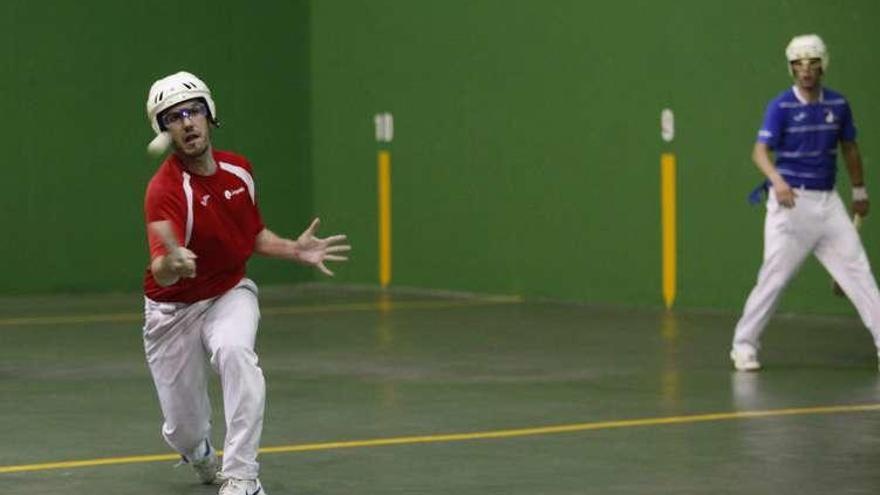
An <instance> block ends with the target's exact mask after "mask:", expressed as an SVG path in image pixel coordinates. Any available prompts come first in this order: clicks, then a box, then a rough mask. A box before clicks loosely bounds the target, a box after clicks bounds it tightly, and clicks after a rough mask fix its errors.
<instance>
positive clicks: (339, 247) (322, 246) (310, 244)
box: [296, 218, 351, 277]
mask: <svg viewBox="0 0 880 495" xmlns="http://www.w3.org/2000/svg"><path fill="white" fill-rule="evenodd" d="M319 225H321V219H320V218H316V219H314V220H313V221H312V224H311V225H309V228H307V229H306V230H305V231H304V232H303V233H302V234H300V235H299V237H297V238H296V250H297V258H298V259H299V260H300V261H302V262H303V263H305V264H307V265H312V266H314V267H316V268H318V269H319V270H321V271H322V272H324V274H326V275H328V276H331V277H332V276H333V272H331V271H330V270H329V269H328V268H327V267H326V266H324V261H347V260H348V257H347V256H341V255H339V254H336V253H344V252H347V251H351V245H349V244H342V242H344V241H346V240H347V237H346V236H345V235H342V234H337V235H331V236H330V237H326V238H324V239H321V238H320V237H317V236H315V232H316V231H317V230H318V226H319Z"/></svg>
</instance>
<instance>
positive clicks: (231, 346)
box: [144, 278, 266, 479]
mask: <svg viewBox="0 0 880 495" xmlns="http://www.w3.org/2000/svg"><path fill="white" fill-rule="evenodd" d="M144 313H145V324H144V350H145V351H146V356H147V363H148V364H149V367H150V372H151V373H152V375H153V382H154V383H155V384H156V391H157V392H158V395H159V403H160V405H161V407H162V414H163V415H164V417H165V422H164V425H163V426H162V435H163V436H164V437H165V441H167V442H168V445H170V446H171V447H172V448H173V449H174V450H176V451H177V452H179V453H180V454H181V455H183V456H185V457H187V458H189V459H192V458H193V456H194V455H195V450H196V448H197V447H198V446H199V445H200V444H201V442H202V441H203V440H204V439H206V438H209V437H210V433H211V403H210V401H209V400H208V378H207V373H206V365H207V361H210V364H211V367H212V368H213V369H214V371H215V372H217V374H218V375H220V384H221V387H222V389H223V409H224V413H225V417H226V441H225V443H224V447H223V451H224V452H223V475H224V476H227V477H233V478H241V479H253V478H256V477H257V474H258V472H259V464H258V463H257V449H258V448H259V444H260V434H261V433H262V429H263V411H264V409H265V398H266V385H265V381H264V379H263V371H262V370H261V369H260V367H259V366H258V365H257V355H256V354H255V353H254V340H255V339H256V334H257V324H258V322H259V319H260V309H259V305H258V303H257V286H256V285H255V284H254V283H253V282H252V281H251V280H249V279H246V278H245V279H242V281H241V282H239V283H238V285H236V286H235V287H233V288H232V289H230V290H229V291H227V292H226V293H225V294H223V295H221V296H218V297H215V298H213V299H208V300H205V301H199V302H196V303H193V304H184V303H162V302H156V301H152V300H150V299H146V298H145V303H144Z"/></svg>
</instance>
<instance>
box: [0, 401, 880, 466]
mask: <svg viewBox="0 0 880 495" xmlns="http://www.w3.org/2000/svg"><path fill="white" fill-rule="evenodd" d="M875 411H880V404H857V405H848V406H822V407H801V408H791V409H771V410H766V411H739V412H726V413H711V414H694V415H688V416H669V417H660V418H642V419H626V420H620V421H598V422H593V423H576V424H568V425H555V426H541V427H536V428H520V429H513V430H496V431H480V432H472V433H451V434H440V435H419V436H408V437H392V438H376V439H371V440H351V441H341V442H323V443H309V444H300V445H284V446H279V447H265V448H262V449H260V453H261V454H280V453H285V452H310V451H317V450H337V449H351V448H364V447H381V446H388V445H413V444H425V443H440V442H461V441H468V440H488V439H499V438H514V437H525V436H538V435H553V434H559V433H573V432H581V431H592V430H610V429H615V428H633V427H639V426H661V425H675V424H691V423H705V422H711V421H729V420H737V419H754V418H768V417H780V416H805V415H817V414H841V413H857V412H875ZM178 458H179V457H178V456H177V455H173V454H167V455H145V456H133V457H107V458H103V459H90V460H82V461H67V462H48V463H43V464H24V465H18V466H15V465H13V466H0V474H2V473H21V472H28V471H46V470H50V469H72V468H82V467H94V466H106V465H111V464H133V463H146V462H158V461H173V460H176V459H178Z"/></svg>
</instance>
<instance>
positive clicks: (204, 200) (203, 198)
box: [199, 194, 211, 206]
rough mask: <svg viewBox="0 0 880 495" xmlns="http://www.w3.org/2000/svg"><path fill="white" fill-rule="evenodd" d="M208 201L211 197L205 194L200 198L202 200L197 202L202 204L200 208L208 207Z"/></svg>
mask: <svg viewBox="0 0 880 495" xmlns="http://www.w3.org/2000/svg"><path fill="white" fill-rule="evenodd" d="M209 199H211V195H210V194H205V195H204V196H202V199H201V201H199V202H200V203H202V206H208V200H209Z"/></svg>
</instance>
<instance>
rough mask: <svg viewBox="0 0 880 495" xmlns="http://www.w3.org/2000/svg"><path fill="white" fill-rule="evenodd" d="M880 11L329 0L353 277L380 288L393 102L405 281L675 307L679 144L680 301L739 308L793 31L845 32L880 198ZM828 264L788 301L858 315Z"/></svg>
mask: <svg viewBox="0 0 880 495" xmlns="http://www.w3.org/2000/svg"><path fill="white" fill-rule="evenodd" d="M878 5H880V4H877V3H876V2H870V1H854V2H839V1H838V2H830V3H829V2H819V1H808V2H800V3H792V2H762V1H757V0H750V1H745V2H721V1H710V2H705V1H696V0H687V1H678V2H649V1H633V0H627V1H621V2H610V3H608V2H606V3H602V4H597V3H595V2H582V1H565V0H562V1H554V2H550V3H548V2H538V1H531V0H513V1H507V2H498V1H489V0H477V1H464V0H452V1H447V2H439V3H438V2H427V1H415V2H402V1H395V0H384V1H383V0H377V1H371V2H354V3H352V2H342V1H320V2H314V3H313V5H312V44H311V50H312V52H311V53H312V56H311V60H312V81H313V82H312V87H313V93H312V101H313V114H312V118H313V120H312V122H313V124H312V129H313V141H312V142H313V165H314V170H315V179H316V180H315V193H314V194H315V204H316V210H320V211H330V212H333V215H334V216H335V217H337V218H338V220H339V223H340V224H341V225H343V229H344V230H346V231H348V232H349V233H350V234H351V235H352V238H353V239H354V241H355V243H356V246H357V262H355V263H352V266H351V268H350V271H349V272H348V277H349V278H350V279H351V280H354V281H358V282H369V283H375V282H376V280H377V269H378V268H377V263H376V262H375V260H376V259H377V254H376V250H377V247H376V245H377V243H376V229H377V226H376V217H375V213H374V212H375V210H376V206H375V205H376V190H375V186H374V184H375V182H376V179H375V174H376V172H375V167H376V166H375V161H376V158H375V155H376V150H377V149H378V145H377V144H376V143H375V142H374V137H373V128H372V117H373V115H374V114H376V113H379V112H384V111H389V112H392V113H393V114H394V117H395V132H396V135H395V140H394V142H393V144H392V145H391V147H390V149H391V151H392V168H393V203H394V206H393V225H394V227H393V239H394V277H393V283H394V284H396V285H400V286H416V287H431V288H442V289H455V290H468V291H478V292H491V293H507V294H527V295H531V296H545V297H551V298H558V299H569V300H586V301H591V302H612V303H621V304H631V305H639V306H659V305H660V304H662V299H661V283H660V226H659V224H660V220H659V219H660V213H659V158H660V153H661V152H663V151H673V152H675V153H676V155H677V157H678V164H679V176H678V189H679V228H680V230H679V240H680V244H679V251H678V254H679V266H680V271H679V291H678V294H679V297H678V303H679V305H681V306H685V307H718V308H725V309H739V308H740V307H741V305H742V304H743V302H744V300H745V297H746V294H747V291H748V290H749V289H750V287H751V284H752V283H753V282H754V280H755V278H756V275H757V271H758V267H759V263H760V257H761V244H762V241H761V230H762V222H763V212H762V210H761V208H750V207H748V206H747V205H746V201H745V197H746V195H747V193H748V192H749V191H750V190H751V189H752V188H753V187H754V186H755V185H756V184H757V183H758V182H759V181H760V175H759V173H758V172H757V170H756V169H755V167H754V166H753V165H752V164H751V162H750V159H749V154H750V151H751V145H752V143H753V141H754V136H755V134H756V131H757V128H758V126H759V125H760V122H761V118H762V114H763V110H764V107H765V105H766V103H767V102H768V101H769V100H770V98H772V97H773V96H775V95H776V94H777V93H778V92H780V91H782V90H783V89H784V88H786V87H787V86H788V85H789V84H790V80H789V79H788V76H787V72H786V66H785V60H784V55H783V50H784V47H785V45H786V43H787V42H788V40H789V39H790V38H791V36H793V35H794V34H797V33H801V32H812V31H816V32H819V33H821V34H822V35H823V36H824V37H825V39H826V41H827V42H828V44H829V47H830V51H831V60H832V63H831V66H830V69H829V74H828V78H827V83H828V84H829V86H831V87H834V88H837V89H840V90H841V91H843V92H844V93H845V94H846V95H848V97H849V98H850V99H851V101H852V104H853V107H854V110H855V115H856V118H857V122H858V125H859V127H860V129H861V136H863V139H862V140H861V141H862V150H863V154H864V157H865V161H866V164H867V167H868V177H869V180H868V184H869V186H868V187H869V190H870V191H872V192H874V193H875V194H880V191H875V190H874V188H875V187H876V186H875V184H874V182H875V181H874V180H873V179H870V177H872V176H873V172H871V170H873V169H874V167H875V163H874V162H875V158H876V156H877V155H878V153H877V151H876V150H877V149H878V145H877V144H876V139H875V136H876V135H877V130H878V127H880V120H878V115H880V99H878V98H877V97H876V94H875V93H876V92H875V90H874V85H873V83H872V82H871V81H873V80H874V78H875V77H876V76H877V75H880V74H878V68H877V67H876V64H871V63H869V62H868V61H869V60H871V59H872V55H871V49H870V47H872V46H877V45H878V43H880V38H878V34H877V32H876V30H875V29H874V27H873V24H874V20H875V19H877V18H878V16H880V6H878ZM664 107H669V108H672V109H673V110H674V111H675V115H676V123H677V138H676V140H675V142H674V143H673V144H672V145H671V146H666V145H664V144H663V143H662V142H661V139H660V133H659V116H660V111H661V109H663V108H664ZM847 195H848V193H847ZM872 225H873V222H872V221H869V223H868V224H867V225H866V229H865V233H864V235H865V238H866V240H867V243H868V246H869V251H870V253H871V254H872V255H873V254H874V253H876V252H877V245H878V244H877V242H878V241H880V239H878V237H877V235H876V234H875V231H876V229H875V228H874V227H872ZM810 263H811V264H810V266H808V267H807V269H806V270H805V272H804V273H803V275H802V276H801V277H800V278H799V279H798V280H797V281H796V282H795V285H794V287H792V290H791V291H789V293H788V295H787V297H786V299H785V302H784V305H783V307H784V308H787V309H795V310H798V311H813V312H849V311H851V310H850V308H849V306H848V304H847V303H846V302H845V301H840V300H836V299H834V298H832V297H830V296H829V293H830V292H829V289H828V287H829V282H828V280H827V276H826V275H824V274H823V273H822V272H821V270H820V269H819V268H818V267H817V263H815V262H813V261H811V262H810Z"/></svg>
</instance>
